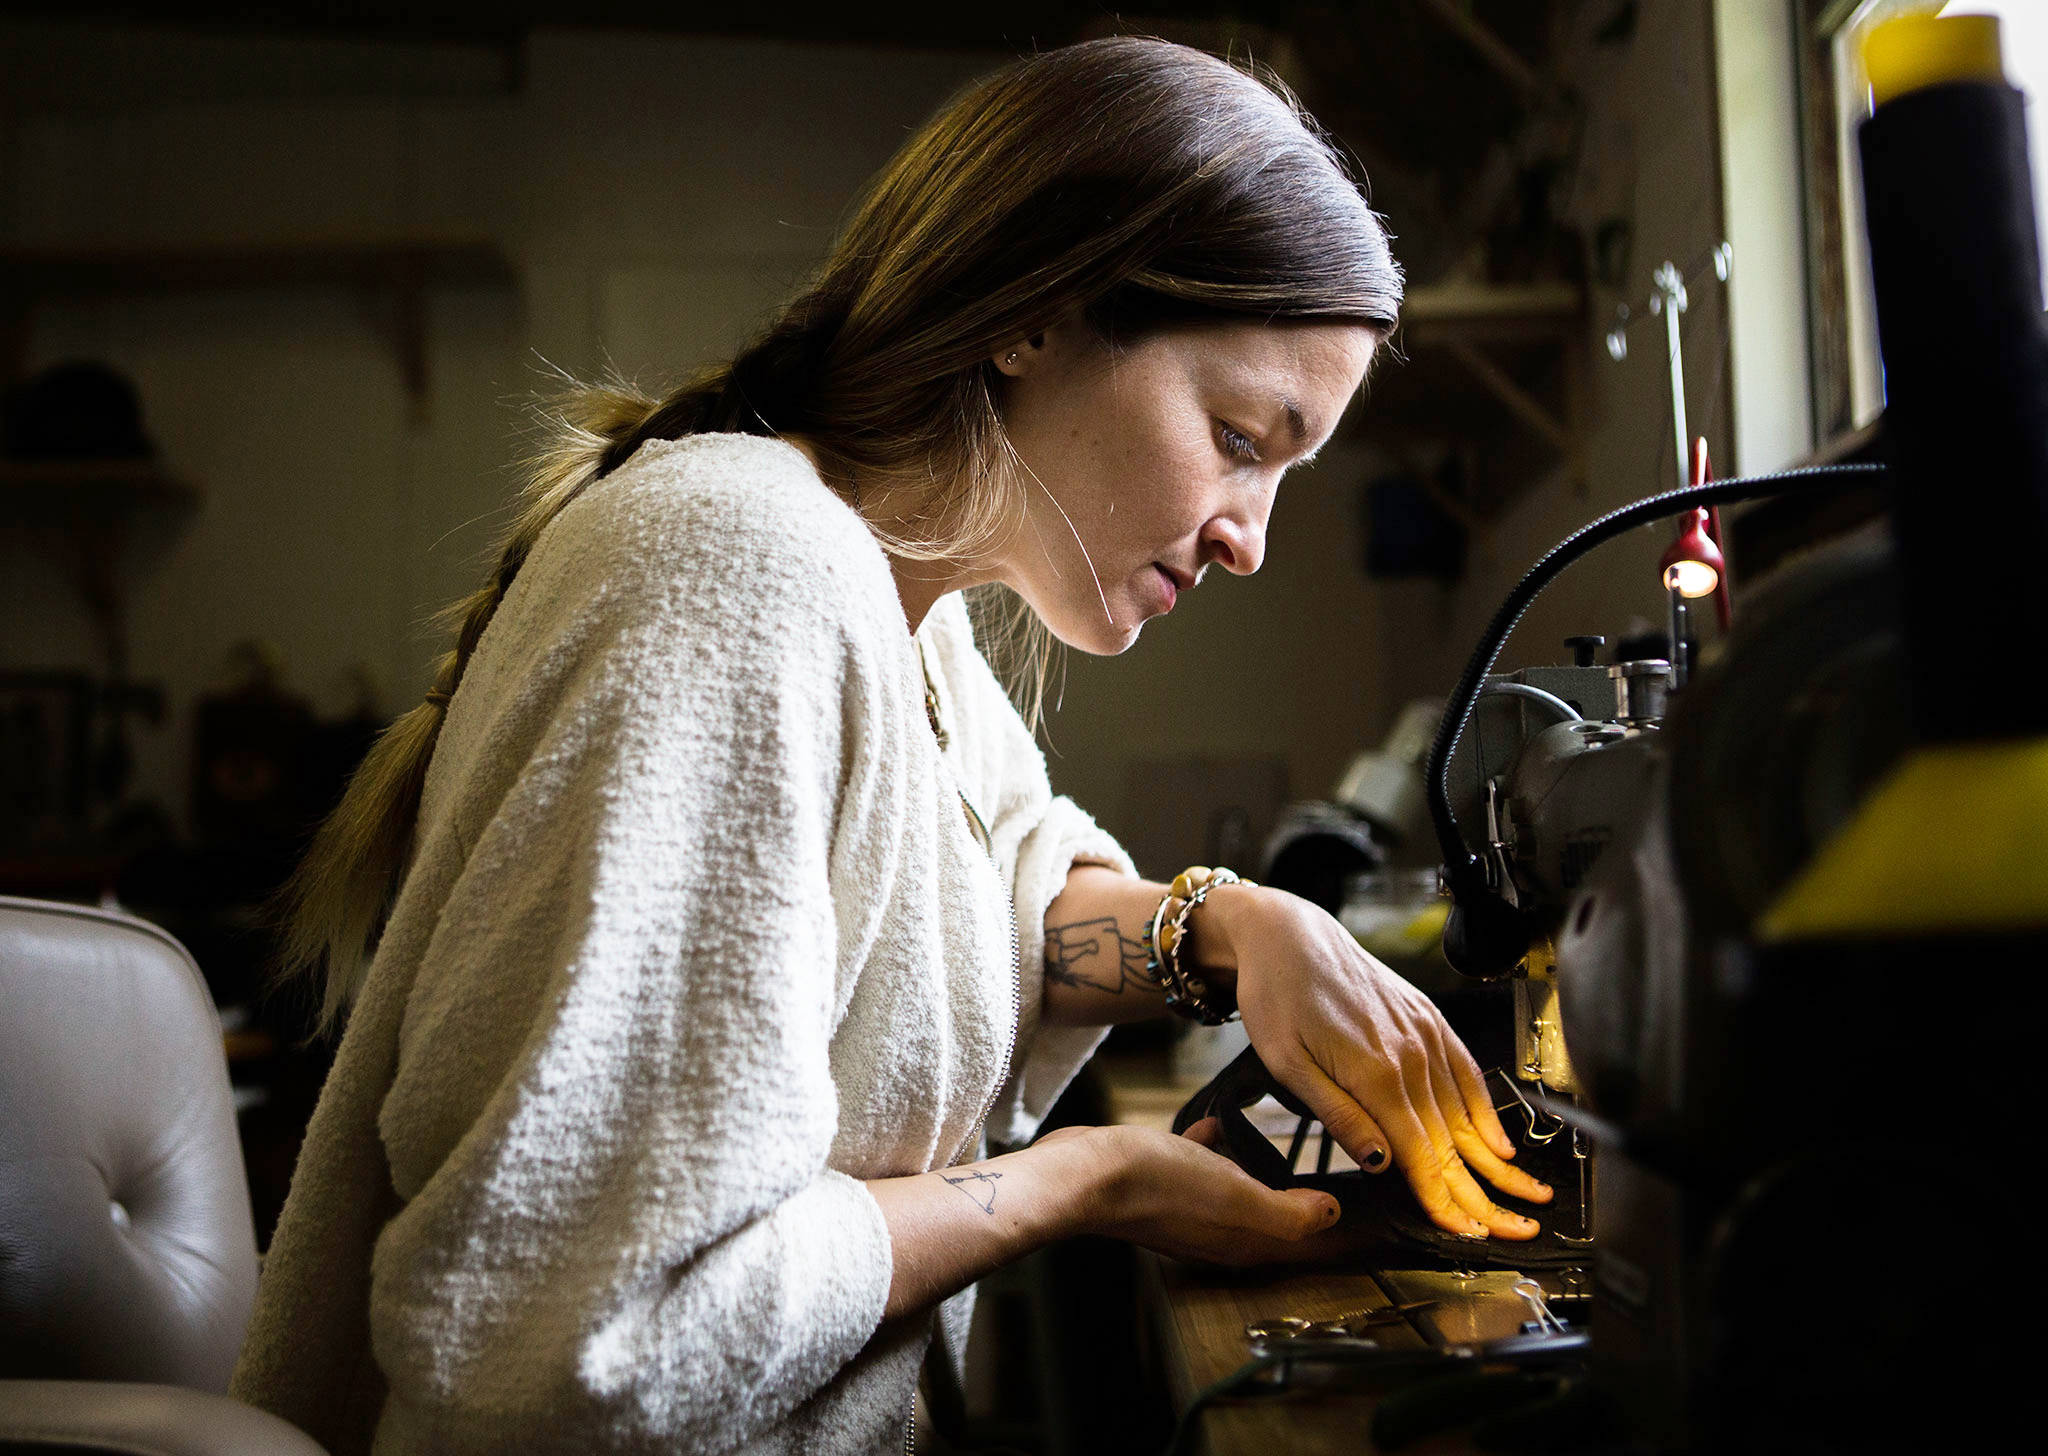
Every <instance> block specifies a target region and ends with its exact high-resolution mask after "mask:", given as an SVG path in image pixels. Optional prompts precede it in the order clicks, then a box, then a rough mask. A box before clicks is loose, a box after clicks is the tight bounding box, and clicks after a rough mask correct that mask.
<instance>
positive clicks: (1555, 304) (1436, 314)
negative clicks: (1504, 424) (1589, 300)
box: [1401, 283, 1587, 514]
mask: <svg viewBox="0 0 2048 1456" xmlns="http://www.w3.org/2000/svg"><path fill="white" fill-rule="evenodd" d="M1401 338H1402V341H1403V343H1404V344H1405V345H1406V347H1407V349H1408V351H1409V352H1410V354H1411V355H1416V354H1421V353H1423V352H1425V351H1429V352H1434V353H1439V354H1441V355H1442V356H1444V357H1446V358H1448V359H1451V360H1453V361H1455V362H1456V364H1457V365H1458V367H1459V368H1460V370H1461V371H1462V372H1463V374H1464V375H1465V377H1466V378H1467V379H1468V380H1469V381H1470V382H1471V383H1474V384H1477V385H1478V386H1479V387H1480V389H1481V390H1483V391H1484V392H1485V393H1486V394H1487V395H1488V396H1490V397H1491V398H1492V399H1493V400H1494V401H1495V402H1496V403H1497V404H1498V405H1499V406H1500V407H1501V408H1502V409H1504V410H1505V411H1506V412H1507V413H1508V414H1509V415H1510V416H1512V417H1513V419H1514V420H1515V422H1516V423H1517V424H1518V425H1520V426H1521V428H1522V429H1523V430H1525V431H1526V432H1527V433H1528V434H1530V435H1532V436H1534V437H1535V438H1537V439H1539V440H1541V441H1543V442H1544V444H1545V445H1547V446H1548V447H1549V449H1550V450H1551V451H1553V452H1554V453H1555V454H1556V456H1557V457H1558V458H1559V459H1560V460H1562V461H1563V463H1564V469H1565V472H1566V474H1567V476H1568V477H1569V478H1570V479H1571V480H1572V481H1573V482H1574V484H1575V485H1578V486H1580V487H1583V485H1584V483H1585V478H1586V459H1585V456H1586V446H1585V427H1586V395H1587V382H1586V348H1587V336H1586V296H1585V290H1583V289H1582V288H1580V287H1578V286H1577V285H1575V284H1571V283H1528V284H1477V283H1447V284H1435V285H1431V286H1426V287H1420V288H1413V289H1410V290H1409V291H1408V295H1407V298H1406V300H1405V301H1404V302H1403V304H1402V307H1401ZM1532 348H1533V350H1534V351H1535V352H1537V353H1539V354H1541V355H1544V356H1547V357H1548V358H1550V359H1553V360H1555V367H1556V369H1557V371H1558V377H1559V379H1560V380H1561V383H1562V389H1561V395H1562V399H1561V405H1562V408H1559V407H1558V406H1557V405H1554V404H1551V403H1547V402H1545V401H1544V400H1543V399H1541V398H1539V397H1538V395H1537V393H1536V392H1535V391H1534V390H1532V389H1531V388H1530V387H1529V386H1528V385H1527V384H1525V383H1524V382H1523V381H1522V380H1520V379H1518V378H1517V377H1516V375H1515V373H1514V372H1513V371H1512V370H1511V369H1510V368H1508V367H1506V366H1504V365H1503V364H1502V363H1501V361H1500V359H1499V358H1498V357H1497V355H1498V354H1499V353H1500V352H1501V351H1502V350H1505V351H1506V352H1507V353H1509V354H1511V355H1519V356H1521V357H1523V359H1524V361H1525V367H1526V360H1527V356H1528V355H1529V354H1530V353H1531V352H1532ZM1489 350H1491V351H1492V352H1489ZM1509 498H1510V497H1503V498H1502V499H1500V500H1498V501H1496V502H1495V503H1494V505H1493V507H1492V510H1498V509H1499V508H1500V507H1501V506H1502V505H1504V504H1505V503H1506V500H1507V499H1509ZM1491 513H1492V512H1491V510H1490V511H1487V512H1483V513H1482V514H1491Z"/></svg>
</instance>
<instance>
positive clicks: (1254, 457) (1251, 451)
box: [1216, 424, 1259, 465]
mask: <svg viewBox="0 0 2048 1456" xmlns="http://www.w3.org/2000/svg"><path fill="white" fill-rule="evenodd" d="M1216 438H1217V439H1218V440H1219V441H1221V442H1222V445H1223V453H1224V454H1226V455H1228V456H1229V457H1230V458H1231V459H1233V460H1241V461H1243V462H1245V463H1246V464H1247V465H1256V464H1257V463H1258V460H1259V447H1258V446H1257V445H1255V444H1253V443H1252V438H1251V436H1249V435H1247V434H1245V433H1244V432H1243V431H1241V430H1233V429H1232V428H1231V427H1230V426H1228V425H1221V424H1219V425H1218V426H1217V427H1216Z"/></svg>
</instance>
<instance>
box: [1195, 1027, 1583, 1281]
mask: <svg viewBox="0 0 2048 1456" xmlns="http://www.w3.org/2000/svg"><path fill="white" fill-rule="evenodd" d="M1268 1095H1270V1096H1272V1097H1273V1098H1275V1099H1276V1100H1278V1101H1279V1103H1280V1105H1281V1106H1283V1107H1285V1108H1286V1109H1287V1110H1288V1111H1290V1112H1292V1113H1294V1114H1296V1115H1297V1116H1307V1115H1309V1113H1308V1108H1307V1107H1306V1106H1304V1105H1303V1104H1302V1102H1301V1100H1300V1099H1299V1098H1297V1097H1296V1096H1295V1095H1294V1094H1293V1093H1292V1092H1289V1091H1288V1090H1287V1089H1286V1088H1284V1087H1282V1086H1281V1085H1280V1084H1279V1082H1277V1081H1275V1080H1274V1078H1273V1074H1272V1073H1271V1072H1269V1071H1267V1070H1266V1064H1265V1063H1264V1062H1262V1061H1261V1060H1259V1054H1258V1053H1257V1052H1256V1051H1254V1050H1252V1049H1250V1048H1246V1049H1245V1051H1244V1052H1243V1053H1241V1054H1240V1055H1239V1056H1238V1058H1237V1060H1235V1061H1233V1062H1232V1063H1231V1064H1230V1065H1229V1066H1227V1067H1225V1068H1224V1069H1223V1070H1222V1071H1220V1072H1218V1073H1217V1074H1216V1075H1215V1076H1214V1077H1213V1078H1211V1079H1210V1081H1209V1084H1208V1085H1207V1086H1205V1087H1203V1088H1202V1090H1201V1091H1199V1092H1197V1093H1196V1094H1195V1095H1194V1096H1193V1097H1190V1098H1189V1099H1188V1101H1187V1103H1186V1105H1184V1106H1183V1107H1182V1108H1181V1110H1180V1111H1179V1113H1177V1114H1176V1115H1175V1116H1174V1119H1173V1130H1174V1131H1175V1132H1177V1133H1180V1132H1186V1131H1187V1130H1188V1129H1189V1128H1190V1127H1192V1126H1194V1125H1195V1124H1196V1123H1197V1122H1199V1121H1201V1120H1202V1119H1203V1118H1205V1117H1214V1118H1216V1119H1217V1121H1218V1122H1220V1123H1221V1124H1222V1127H1223V1144H1224V1146H1223V1148H1222V1151H1223V1152H1225V1153H1226V1154H1227V1155H1228V1156H1229V1158H1230V1160H1231V1161H1232V1162H1234V1163H1236V1164H1237V1165H1238V1166H1239V1167H1240V1168H1243V1169H1244V1170H1245V1171H1246V1172H1247V1173H1249V1174H1251V1175H1252V1176H1253V1177H1254V1178H1257V1179H1258V1180H1259V1181H1260V1182H1261V1183H1264V1184H1265V1185H1266V1186H1267V1187H1268V1188H1315V1189H1320V1190H1322V1191H1324V1192H1326V1193H1329V1194H1330V1195H1331V1196H1332V1197H1334V1198H1335V1199H1336V1200H1337V1202H1338V1204H1339V1206H1340V1207H1341V1208H1342V1209H1343V1214H1342V1216H1341V1217H1340V1218H1339V1219H1338V1220H1337V1227H1339V1228H1343V1229H1353V1230H1357V1231H1359V1232H1361V1233H1364V1234H1368V1235H1371V1236H1372V1238H1371V1244H1372V1253H1371V1257H1372V1259H1373V1261H1374V1262H1375V1263H1377V1264H1380V1265H1381V1266H1383V1267H1391V1268H1408V1269H1415V1268H1425V1269H1436V1268H1441V1269H1476V1268H1494V1269H1550V1268H1562V1267H1565V1266H1567V1265H1572V1264H1583V1263H1586V1262H1587V1261H1588V1260H1590V1259H1591V1258H1592V1255H1593V1251H1592V1249H1591V1248H1589V1247H1588V1246H1586V1245H1584V1244H1571V1243H1567V1242H1565V1241H1564V1240H1563V1239H1561V1238H1560V1237H1558V1231H1559V1230H1560V1229H1563V1230H1567V1231H1574V1230H1576V1229H1577V1228H1578V1227H1579V1226H1580V1225H1579V1175H1578V1168H1577V1166H1576V1164H1575V1162H1574V1161H1573V1159H1572V1156H1571V1134H1570V1133H1569V1132H1565V1133H1562V1134H1560V1135H1559V1136H1558V1137H1556V1138H1554V1139H1552V1140H1551V1141H1549V1142H1547V1143H1531V1142H1529V1141H1528V1140H1527V1138H1518V1139H1517V1141H1516V1148H1517V1151H1516V1154H1515V1163H1516V1166H1518V1167H1520V1168H1522V1169H1524V1170H1526V1171H1527V1172H1529V1173H1531V1174H1533V1175H1534V1176H1536V1177H1538V1178H1540V1179H1542V1180H1543V1181H1544V1182H1545V1183H1548V1184H1549V1185H1550V1186H1551V1188H1552V1189H1553V1190H1555V1193H1556V1197H1555V1199H1554V1200H1553V1201H1552V1202H1550V1203H1547V1204H1538V1203H1524V1202H1523V1201H1522V1200H1521V1199H1519V1198H1511V1197H1509V1196H1507V1195H1506V1194H1503V1193H1500V1192H1499V1191H1497V1190H1494V1189H1488V1192H1490V1193H1492V1195H1493V1199H1494V1202H1495V1203H1497V1204H1499V1205H1500V1206H1501V1207H1502V1208H1506V1209H1510V1210H1512V1211H1513V1212H1516V1213H1521V1214H1526V1215H1528V1216H1529V1217H1530V1218H1533V1219H1535V1220H1536V1221H1537V1223H1539V1224H1540V1225H1542V1230H1543V1231H1542V1232H1541V1233H1539V1234H1538V1235H1537V1236H1536V1237H1535V1238H1533V1239H1519V1240H1518V1239H1461V1238H1459V1237H1457V1236H1456V1235H1454V1234H1450V1233H1446V1232H1445V1231H1444V1230H1442V1229H1440V1228H1438V1227H1437V1226H1436V1225H1435V1224H1434V1223H1432V1222H1431V1221H1430V1219H1429V1216H1428V1215H1427V1214H1425V1213H1424V1212H1423V1211H1422V1206H1421V1205H1420V1204H1418V1203H1417V1202H1416V1201H1415V1195H1414V1193H1413V1192H1412V1191H1411V1190H1410V1189H1409V1187H1408V1183H1407V1180H1406V1179H1404V1178H1403V1177H1402V1176H1401V1175H1400V1174H1399V1173H1398V1172H1396V1171H1393V1170H1389V1171H1387V1172H1385V1173H1310V1174H1301V1175H1297V1174H1295V1173H1294V1172H1293V1171H1292V1170H1291V1169H1289V1167H1288V1166H1287V1156H1286V1154H1284V1153H1282V1152H1281V1151H1280V1150H1279V1149H1278V1148H1276V1147H1274V1146H1273V1144H1272V1142H1271V1141H1270V1140H1269V1139H1268V1138H1267V1137H1266V1135H1265V1134H1264V1133H1262V1132H1260V1131H1259V1130H1258V1129H1257V1128H1256V1127H1253V1126H1252V1124H1251V1120H1250V1119H1249V1118H1247V1117H1246V1116H1245V1115H1244V1109H1245V1108H1247V1107H1249V1106H1251V1105H1252V1104H1253V1103H1254V1102H1257V1101H1258V1100H1259V1099H1260V1098H1262V1097H1265V1096H1268ZM1509 1128H1510V1130H1511V1131H1512V1130H1513V1128H1514V1123H1513V1122H1510V1123H1509ZM1482 1186H1484V1185H1483V1184H1482Z"/></svg>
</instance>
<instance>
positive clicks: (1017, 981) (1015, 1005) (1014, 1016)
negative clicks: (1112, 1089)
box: [953, 860, 1024, 1168]
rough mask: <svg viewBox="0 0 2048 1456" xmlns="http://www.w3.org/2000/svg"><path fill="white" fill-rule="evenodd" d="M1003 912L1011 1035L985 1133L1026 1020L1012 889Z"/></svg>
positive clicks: (986, 1107)
mask: <svg viewBox="0 0 2048 1456" xmlns="http://www.w3.org/2000/svg"><path fill="white" fill-rule="evenodd" d="M989 863H990V864H991V865H993V864H994V863H995V861H994V860H990V861H989ZM1003 911H1004V913H1005V914H1006V915H1007V916H1008V917H1009V921H1010V1034H1009V1035H1008V1036H1007V1037H1005V1038H1004V1039H1003V1064H1002V1066H1001V1067H1000V1068H998V1069H997V1071H996V1081H995V1086H994V1087H993V1088H991V1089H990V1091H989V1094H988V1096H987V1098H986V1099H984V1100H983V1102H982V1104H981V1116H979V1117H977V1118H976V1119H975V1120H974V1125H975V1126H976V1127H978V1128H982V1129H984V1130H986V1128H987V1126H988V1115H989V1113H990V1112H991V1111H993V1110H994V1109H995V1105H996V1098H998V1097H1000V1096H1001V1095H1002V1091H1003V1084H1004V1083H1005V1082H1007V1081H1009V1080H1010V1063H1011V1062H1012V1061H1013V1060H1014V1059H1015V1057H1016V1052H1017V1030H1018V1024H1019V1023H1020V1022H1021V1021H1022V1020H1023V1019H1024V991H1023V987H1022V982H1023V979H1024V967H1023V965H1022V964H1021V947H1019V946H1018V944H1017V902H1016V901H1015V900H1014V899H1013V898H1012V897H1011V895H1010V891H1009V887H1008V886H1005V887H1004V888H1003ZM979 1142H980V1139H978V1138H977V1139H976V1140H975V1141H974V1142H972V1143H969V1144H968V1147H967V1152H968V1155H969V1156H970V1157H971V1156H972V1155H973V1153H974V1150H975V1147H976V1145H977V1144H978V1143H979ZM953 1166H954V1167H956V1168H957V1167H958V1166H960V1165H959V1164H958V1163H955V1164H953Z"/></svg>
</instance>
